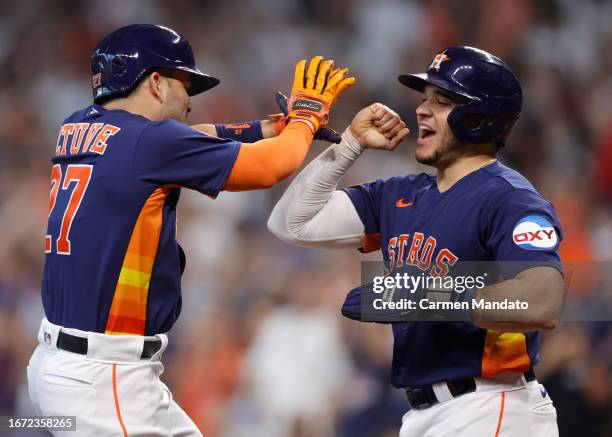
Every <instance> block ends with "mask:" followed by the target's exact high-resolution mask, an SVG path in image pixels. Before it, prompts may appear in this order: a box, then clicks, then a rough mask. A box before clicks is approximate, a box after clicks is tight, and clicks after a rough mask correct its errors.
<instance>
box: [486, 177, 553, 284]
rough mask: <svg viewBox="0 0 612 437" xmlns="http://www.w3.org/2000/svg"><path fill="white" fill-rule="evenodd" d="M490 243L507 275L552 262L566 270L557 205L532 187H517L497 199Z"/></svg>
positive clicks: (501, 270)
mask: <svg viewBox="0 0 612 437" xmlns="http://www.w3.org/2000/svg"><path fill="white" fill-rule="evenodd" d="M496 205H498V207H497V208H496V209H494V210H493V211H492V213H491V216H490V220H489V235H488V238H487V242H486V244H487V246H488V248H489V250H490V251H491V252H492V253H493V255H494V257H495V260H496V261H497V263H498V266H499V269H500V272H501V274H502V275H503V277H504V278H512V277H514V276H516V275H517V274H518V273H520V272H521V271H523V270H526V269H528V268H532V267H538V266H551V267H555V268H556V269H558V270H559V271H560V272H561V273H563V269H562V266H561V259H560V257H559V243H560V241H561V240H562V239H563V234H562V230H561V225H560V224H559V219H558V218H557V214H556V212H555V209H554V207H553V206H552V204H551V203H550V202H548V201H547V200H546V199H544V198H542V197H541V196H540V195H538V194H537V193H535V192H533V191H531V190H525V189H520V190H513V191H511V192H509V193H508V194H506V195H504V196H502V197H501V198H499V199H498V200H497V201H496Z"/></svg>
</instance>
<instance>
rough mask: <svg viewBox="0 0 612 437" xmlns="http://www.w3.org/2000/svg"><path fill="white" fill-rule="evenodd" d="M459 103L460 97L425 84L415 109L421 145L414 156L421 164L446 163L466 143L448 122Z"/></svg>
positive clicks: (440, 164) (437, 164) (419, 143)
mask: <svg viewBox="0 0 612 437" xmlns="http://www.w3.org/2000/svg"><path fill="white" fill-rule="evenodd" d="M459 103H460V102H459V101H458V97H457V96H454V95H452V94H449V93H448V92H446V91H444V90H442V89H440V88H438V87H435V86H433V85H427V86H426V87H425V90H424V92H423V100H422V101H421V104H420V105H419V106H418V107H417V109H416V115H417V122H418V125H419V137H418V139H417V144H418V145H419V147H418V148H417V150H416V152H415V158H416V160H417V161H418V162H420V163H421V164H426V165H432V166H434V167H438V166H443V165H445V164H447V163H448V162H449V160H450V159H452V156H453V151H456V150H458V149H460V148H461V147H462V146H463V145H462V144H461V142H459V140H458V139H457V138H456V137H455V135H453V132H452V131H451V129H450V126H449V125H448V115H449V114H450V112H451V111H452V110H453V108H454V107H455V106H456V105H457V104H459Z"/></svg>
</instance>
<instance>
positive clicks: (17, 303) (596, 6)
mask: <svg viewBox="0 0 612 437" xmlns="http://www.w3.org/2000/svg"><path fill="white" fill-rule="evenodd" d="M0 11H1V12H0V120H2V121H1V122H0V223H1V224H2V228H3V229H4V231H3V232H2V245H0V415H8V414H32V411H31V409H30V406H29V401H28V399H27V387H26V384H25V367H26V365H27V362H28V359H29V356H30V354H31V352H32V350H33V349H34V347H35V344H36V340H35V335H36V332H37V329H38V324H39V322H40V319H41V317H42V316H43V312H42V307H41V302H40V288H39V281H40V275H41V271H42V265H43V262H44V253H43V235H44V232H45V226H46V217H47V208H48V195H49V194H48V193H49V186H50V184H49V174H50V168H51V166H50V158H51V156H52V153H53V148H54V144H55V140H56V138H57V130H58V127H59V125H60V124H61V122H62V120H63V118H65V117H66V116H68V115H69V114H71V113H72V112H73V111H75V110H77V109H79V108H82V107H84V106H86V105H88V104H89V103H90V102H91V100H92V96H91V88H90V86H91V84H90V74H89V56H90V54H91V51H92V49H93V47H94V46H95V44H96V42H97V41H98V40H99V39H101V38H102V37H103V36H104V35H105V34H107V33H108V32H110V31H111V30H114V29H115V28H117V27H120V26H122V25H125V24H129V23H145V22H149V23H159V24H165V25H167V26H169V27H172V28H174V29H176V30H178V31H179V32H181V33H182V34H184V35H185V36H186V37H187V38H188V39H189V40H190V42H191V43H192V45H193V47H194V51H195V53H196V60H197V63H198V65H199V66H200V67H201V69H203V70H204V71H205V72H207V73H210V74H212V75H214V76H217V77H219V78H220V79H221V84H220V85H219V86H218V87H217V88H215V89H213V90H211V91H210V92H207V93H205V94H203V95H200V96H197V97H195V98H194V99H193V100H192V103H193V111H192V114H191V115H190V119H191V121H193V122H194V123H196V122H200V123H201V122H234V121H245V120H252V119H258V118H264V117H265V116H266V114H270V113H274V112H278V108H276V107H275V104H274V98H273V95H274V92H275V91H276V90H277V89H280V90H282V91H284V92H285V93H288V92H289V90H290V84H291V80H292V74H293V67H294V65H295V62H296V61H297V60H299V59H301V58H305V57H310V56H313V55H316V54H321V55H324V56H326V57H330V58H333V59H335V60H336V62H337V63H338V64H339V65H343V66H344V65H347V66H349V67H350V68H351V71H352V73H353V74H354V75H355V76H356V78H357V84H356V86H354V87H353V88H352V89H350V90H349V91H348V92H347V93H346V94H345V95H344V96H343V97H342V98H341V100H340V101H339V103H338V104H337V105H336V107H335V109H334V111H333V113H332V117H331V124H332V126H333V127H335V128H336V129H337V130H342V129H343V128H344V127H345V126H346V125H347V124H348V122H349V121H350V119H351V117H352V115H353V114H354V113H356V111H358V110H359V109H360V108H362V107H364V106H366V105H368V104H370V103H372V102H374V101H380V102H383V103H385V104H387V105H389V106H390V107H392V108H393V109H394V110H396V111H397V112H398V113H399V114H400V115H402V117H403V118H404V119H405V121H406V123H407V124H408V125H409V127H411V129H412V130H413V132H415V131H416V122H415V114H414V110H415V107H416V105H417V102H418V101H419V96H418V95H417V94H416V93H414V92H411V91H410V90H408V89H407V88H405V87H403V86H401V85H400V84H399V83H398V82H397V79H396V78H397V76H398V75H399V74H401V73H407V72H420V71H424V69H425V68H426V67H427V66H428V65H429V62H430V60H431V58H432V54H433V53H434V52H435V51H438V50H440V49H442V48H444V47H445V46H448V45H452V44H458V43H460V44H467V45H473V46H476V47H480V48H483V49H486V50H489V51H491V52H493V53H495V54H497V55H498V56H500V57H501V58H503V59H504V60H506V61H507V62H509V63H510V64H511V65H512V66H513V68H514V69H515V71H516V73H517V75H518V76H519V78H520V79H521V81H522V83H523V89H524V105H523V108H524V109H523V113H522V115H521V118H520V120H519V122H518V124H517V126H516V128H515V130H514V131H513V134H512V135H511V137H510V141H509V144H508V146H507V147H506V148H505V149H504V150H503V151H502V152H501V153H500V159H502V161H504V162H505V163H508V164H509V165H511V166H513V167H514V168H516V169H518V170H519V171H521V172H522V173H523V174H524V175H525V176H527V177H528V178H529V179H530V180H531V181H532V183H533V184H534V185H535V186H536V188H537V189H538V190H539V191H540V192H541V193H542V194H543V195H545V196H546V197H547V198H549V199H550V200H551V201H553V203H554V204H555V206H556V208H557V212H558V213H559V216H560V219H561V223H562V225H563V228H564V241H563V243H562V244H561V252H562V257H563V260H564V261H566V262H568V263H573V264H572V265H573V266H576V267H573V268H572V270H573V274H572V275H570V276H571V281H569V282H570V286H569V293H568V298H570V299H578V300H579V302H580V303H581V304H584V305H585V308H587V310H588V308H596V307H601V303H602V302H603V303H605V300H606V299H608V301H607V303H608V305H609V304H610V303H611V302H610V296H609V295H608V296H607V297H606V296H602V293H600V290H602V283H603V282H605V281H606V278H605V277H604V273H605V272H606V267H605V263H606V262H608V263H612V74H611V73H612V51H611V50H610V47H612V3H610V2H607V1H604V0H589V1H586V0H581V1H574V0H533V1H527V0H479V1H470V2H463V1H450V0H432V1H402V0H335V1H328V0H301V1H300V0H257V1H248V2H247V1H242V2H240V1H235V0H224V1H221V0H208V1H196V0H174V1H172V2H169V1H161V0H157V1H154V0H131V1H129V2H126V1H123V0H106V1H104V2H99V1H93V0H91V1H85V0H83V1H76V0H75V1H67V0H56V1H53V2H49V1H44V0H30V1H27V2H22V1H16V0H8V1H3V2H0ZM325 147H326V145H325V144H323V143H318V142H317V143H315V145H314V146H313V147H312V150H311V152H310V154H309V157H308V158H307V161H310V160H311V159H312V158H313V157H314V156H316V154H318V153H320V152H321V151H323V150H324V148H325ZM414 147H415V142H414V134H412V135H411V136H410V137H409V139H408V140H407V141H405V142H404V144H402V145H401V146H400V147H399V148H398V149H397V150H396V151H394V152H391V153H387V152H377V151H375V152H368V153H366V154H365V156H363V157H362V158H361V159H360V160H359V161H358V162H357V163H356V164H355V166H354V167H353V169H352V170H351V171H350V172H349V174H348V175H347V177H346V178H345V180H344V181H343V184H345V185H350V184H354V183H360V182H365V181H368V180H372V179H375V178H385V177H390V176H392V175H397V174H402V173H411V172H420V171H427V170H428V169H427V168H424V167H421V166H419V165H417V164H416V163H415V161H414V160H413V151H414ZM287 183H288V182H287V181H286V182H284V183H283V184H281V185H280V186H278V187H275V188H274V189H271V190H268V191H258V192H248V193H241V194H235V193H225V194H221V195H220V196H219V198H218V199H217V200H211V199H209V198H207V197H205V196H201V195H199V194H197V193H193V192H188V191H186V190H183V193H182V197H181V201H180V204H179V223H178V231H179V233H178V239H179V242H180V243H181V244H182V245H183V247H184V249H185V251H186V253H187V269H186V271H185V274H184V276H183V302H184V305H183V312H182V314H181V318H180V320H179V322H177V324H176V325H175V326H174V328H173V329H172V331H171V332H170V347H169V350H168V352H167V354H166V356H165V363H166V371H165V373H164V376H163V378H164V379H165V381H166V382H167V383H168V385H169V386H170V388H171V389H172V390H173V393H174V396H175V399H176V400H177V401H178V402H179V404H181V405H182V406H183V408H184V409H185V410H186V411H187V412H188V413H189V414H190V415H191V417H192V418H193V419H194V420H195V422H196V423H197V424H199V425H200V427H201V429H202V430H203V432H204V433H205V434H206V435H208V436H232V437H234V436H235V437H240V436H266V437H285V436H296V437H300V436H304V437H306V436H317V437H324V436H351V437H361V436H363V437H379V436H380V437H383V436H394V435H397V432H398V430H399V426H400V423H401V417H402V414H403V413H404V412H405V411H406V409H407V404H406V402H405V397H404V395H403V393H402V392H401V391H400V390H395V389H393V388H392V387H391V386H390V384H389V369H390V359H391V344H392V338H391V333H390V330H389V329H388V327H386V326H384V325H374V324H372V325H370V324H360V323H356V322H351V321H348V320H345V319H343V318H342V317H341V316H340V313H339V307H340V304H341V303H342V301H343V298H344V295H345V293H346V292H347V291H348V290H350V289H351V288H352V287H353V286H355V285H356V284H357V283H358V282H359V280H360V264H359V263H360V261H362V260H373V259H377V258H378V255H376V254H374V255H368V256H364V255H360V254H358V253H357V252H354V253H353V252H350V251H349V252H346V251H334V252H324V251H318V250H307V249H296V248H292V247H290V246H287V245H285V244H284V243H282V242H280V241H278V240H276V239H275V238H274V237H273V236H272V235H271V234H270V233H269V232H268V231H267V230H266V227H265V223H266V220H267V217H268V215H269V213H270V211H271V209H272V207H273V205H274V203H275V201H276V200H277V199H278V198H279V197H280V195H281V193H282V191H283V190H284V188H285V187H286V186H287ZM594 261H598V264H592V263H593V262H594ZM589 263H590V264H589ZM585 266H587V267H588V268H585V269H584V270H585V271H586V273H585V272H584V271H581V268H582V267H585ZM608 266H610V264H608ZM594 272H595V274H593V273H594ZM607 281H608V285H609V279H607ZM610 316H611V315H610V312H608V313H607V315H606V313H605V312H604V313H603V314H602V315H601V317H598V318H593V320H594V321H591V322H582V323H580V322H575V323H569V322H567V323H562V324H560V325H559V326H558V328H557V329H556V330H554V331H552V332H547V333H546V335H545V339H544V344H543V348H542V352H541V364H540V365H539V366H537V367H536V373H537V374H538V378H539V379H540V381H542V382H543V383H544V384H546V386H547V388H548V390H549V392H550V393H551V396H552V398H553V400H554V402H555V404H556V406H557V410H558V415H559V426H560V430H561V436H562V437H563V436H571V437H573V436H577V435H584V436H589V437H603V436H610V435H612V329H610V328H611V326H612V324H610V323H609V322H606V321H609V320H612V317H610ZM597 320H599V321H597ZM432 347H435V345H432Z"/></svg>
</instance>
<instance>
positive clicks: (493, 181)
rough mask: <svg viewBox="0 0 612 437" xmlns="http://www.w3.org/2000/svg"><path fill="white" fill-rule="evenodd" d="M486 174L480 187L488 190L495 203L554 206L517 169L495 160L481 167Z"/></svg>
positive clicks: (547, 207)
mask: <svg viewBox="0 0 612 437" xmlns="http://www.w3.org/2000/svg"><path fill="white" fill-rule="evenodd" d="M483 170H484V173H485V174H486V175H487V181H486V183H481V188H482V189H483V190H484V191H485V192H488V194H489V195H490V196H492V197H491V198H494V199H496V200H497V201H496V202H493V203H495V204H497V205H500V206H501V205H506V206H508V207H510V206H511V205H512V204H522V205H525V206H527V205H531V206H534V207H535V206H540V207H544V208H546V209H549V208H554V207H553V205H552V203H551V202H550V201H549V200H548V199H546V198H545V197H544V196H542V195H541V194H540V193H539V192H538V190H537V189H536V188H535V187H534V186H533V184H532V183H531V182H530V181H529V180H528V179H527V178H526V177H525V176H523V175H522V174H521V173H519V172H518V171H516V170H514V169H512V168H510V167H508V166H506V165H504V164H502V163H500V162H499V161H496V162H495V163H494V164H491V165H488V166H486V167H484V168H483Z"/></svg>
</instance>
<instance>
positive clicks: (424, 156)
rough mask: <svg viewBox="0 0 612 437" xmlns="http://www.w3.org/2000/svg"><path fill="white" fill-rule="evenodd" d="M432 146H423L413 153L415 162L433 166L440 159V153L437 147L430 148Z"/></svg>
mask: <svg viewBox="0 0 612 437" xmlns="http://www.w3.org/2000/svg"><path fill="white" fill-rule="evenodd" d="M431 146H432V145H429V144H428V145H423V146H421V147H419V148H418V149H417V150H416V152H415V153H414V159H416V160H417V162H420V163H421V164H425V165H433V164H435V163H436V162H438V160H439V159H440V151H439V148H438V147H437V145H435V146H434V147H431Z"/></svg>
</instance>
